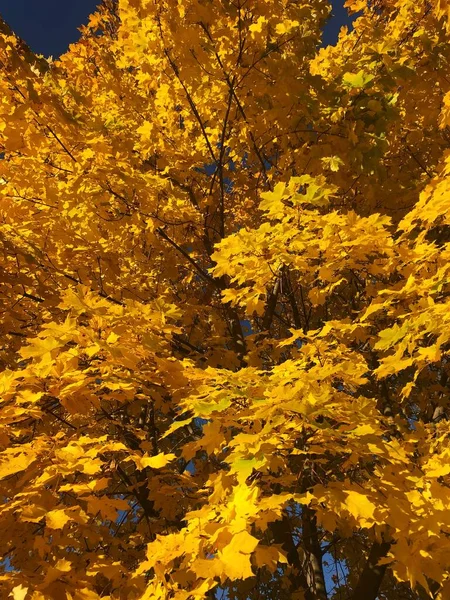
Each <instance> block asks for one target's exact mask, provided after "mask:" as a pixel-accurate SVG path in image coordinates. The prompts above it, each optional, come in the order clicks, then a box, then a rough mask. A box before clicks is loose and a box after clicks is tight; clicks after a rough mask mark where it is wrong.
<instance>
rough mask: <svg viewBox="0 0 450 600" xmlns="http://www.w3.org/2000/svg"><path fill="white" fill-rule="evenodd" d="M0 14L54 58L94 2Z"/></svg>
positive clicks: (336, 19) (328, 38) (337, 9)
mask: <svg viewBox="0 0 450 600" xmlns="http://www.w3.org/2000/svg"><path fill="white" fill-rule="evenodd" d="M343 3H344V0H333V2H332V4H333V13H334V16H333V18H332V19H331V20H330V22H329V23H328V25H327V27H326V30H325V40H324V42H325V43H326V44H330V43H334V42H335V40H336V39H337V34H338V32H339V29H340V27H341V25H344V24H348V23H350V19H349V18H348V15H347V11H346V10H345V9H344V7H343ZM1 4H2V6H1V8H0V14H1V15H2V17H3V18H4V19H5V20H6V21H7V22H8V24H9V25H10V26H11V27H12V29H13V30H14V31H15V32H16V33H17V34H18V35H19V36H20V37H21V38H23V39H24V40H25V41H26V42H27V44H28V45H29V46H30V47H31V49H32V50H34V51H35V52H38V53H40V54H44V55H45V56H53V57H57V56H59V55H60V54H62V53H63V52H64V51H65V50H66V49H67V47H68V45H69V44H71V43H72V42H76V41H77V39H78V35H79V33H78V31H77V27H79V26H80V25H83V24H86V23H87V19H88V16H89V14H90V13H91V12H93V11H94V10H95V7H96V5H97V0H69V1H66V2H62V1H61V0H3V1H2V2H1Z"/></svg>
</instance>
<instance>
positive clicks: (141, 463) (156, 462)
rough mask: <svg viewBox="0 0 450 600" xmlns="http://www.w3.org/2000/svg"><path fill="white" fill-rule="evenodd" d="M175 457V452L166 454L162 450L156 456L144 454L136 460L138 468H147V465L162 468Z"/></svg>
mask: <svg viewBox="0 0 450 600" xmlns="http://www.w3.org/2000/svg"><path fill="white" fill-rule="evenodd" d="M175 459H176V455H175V454H164V453H163V452H160V453H159V454H157V455H156V456H143V457H142V458H139V459H135V462H136V466H137V467H138V469H145V468H146V467H151V468H152V469H162V468H163V467H165V466H166V465H167V464H168V463H169V462H171V461H172V460H175Z"/></svg>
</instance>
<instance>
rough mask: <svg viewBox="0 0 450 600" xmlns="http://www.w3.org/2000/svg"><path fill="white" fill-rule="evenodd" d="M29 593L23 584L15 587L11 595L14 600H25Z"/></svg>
mask: <svg viewBox="0 0 450 600" xmlns="http://www.w3.org/2000/svg"><path fill="white" fill-rule="evenodd" d="M27 593H28V588H27V587H24V586H23V585H22V584H20V585H16V586H15V587H13V589H12V591H11V593H10V594H9V595H10V596H12V597H13V600H24V599H25V596H26V595H27Z"/></svg>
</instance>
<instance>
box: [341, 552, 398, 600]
mask: <svg viewBox="0 0 450 600" xmlns="http://www.w3.org/2000/svg"><path fill="white" fill-rule="evenodd" d="M390 547H391V543H390V542H381V543H380V542H374V543H373V544H372V548H371V549H370V552H369V556H368V557H367V560H366V564H365V566H364V569H363V571H362V573H361V575H360V577H359V580H358V583H357V585H356V588H355V590H354V592H353V594H352V596H351V600H376V598H377V596H378V592H379V591H380V587H381V583H382V581H383V578H384V575H385V573H386V569H387V565H378V562H379V561H380V560H381V559H382V558H385V556H386V555H387V553H388V552H389V549H390Z"/></svg>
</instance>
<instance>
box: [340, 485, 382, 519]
mask: <svg viewBox="0 0 450 600" xmlns="http://www.w3.org/2000/svg"><path fill="white" fill-rule="evenodd" d="M345 493H346V494H347V498H346V500H345V506H346V508H347V510H348V511H349V513H350V514H351V515H353V516H354V517H355V519H357V520H363V521H366V520H372V519H373V515H374V512H375V508H376V506H375V504H373V503H372V502H371V501H370V500H369V498H368V497H367V496H366V495H365V494H360V493H359V492H355V491H353V490H350V491H346V492H345ZM363 526H364V525H363Z"/></svg>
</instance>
